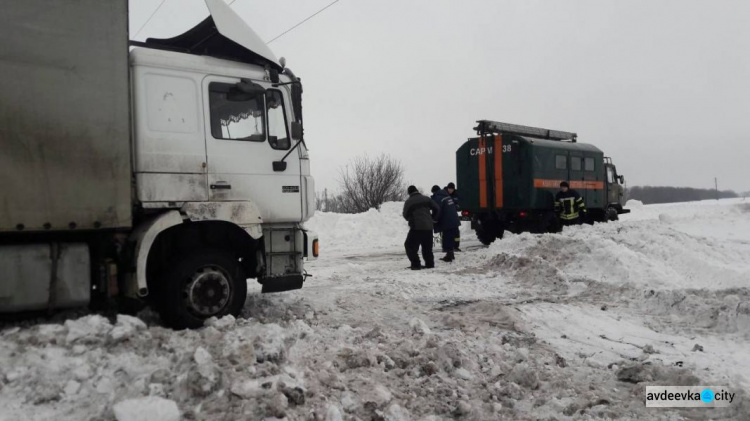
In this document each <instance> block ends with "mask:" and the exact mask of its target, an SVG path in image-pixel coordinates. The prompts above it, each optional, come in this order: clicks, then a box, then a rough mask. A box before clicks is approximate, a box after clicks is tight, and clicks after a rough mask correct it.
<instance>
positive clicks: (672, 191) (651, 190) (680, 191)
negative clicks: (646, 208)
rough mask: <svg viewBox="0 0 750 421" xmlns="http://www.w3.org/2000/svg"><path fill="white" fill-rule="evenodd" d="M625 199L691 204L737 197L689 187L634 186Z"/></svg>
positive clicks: (723, 191)
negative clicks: (698, 201) (699, 201)
mask: <svg viewBox="0 0 750 421" xmlns="http://www.w3.org/2000/svg"><path fill="white" fill-rule="evenodd" d="M626 193H627V199H628V200H630V199H635V200H640V201H641V202H643V203H645V204H651V203H674V202H692V201H696V200H706V199H725V198H732V197H739V195H738V194H737V193H735V192H734V191H732V190H719V191H718V192H717V191H716V190H714V189H695V188H691V187H668V186H634V187H628V189H627V192H626Z"/></svg>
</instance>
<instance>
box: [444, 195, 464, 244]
mask: <svg viewBox="0 0 750 421" xmlns="http://www.w3.org/2000/svg"><path fill="white" fill-rule="evenodd" d="M445 191H447V192H448V194H449V195H450V196H451V199H453V204H454V205H456V211H458V212H461V198H460V197H459V196H458V190H456V185H455V184H453V182H450V183H448V185H447V186H446V187H445ZM459 219H460V218H459ZM460 245H461V224H460V222H459V229H458V231H456V239H455V245H454V247H453V250H454V251H461V249H460V248H459V246H460Z"/></svg>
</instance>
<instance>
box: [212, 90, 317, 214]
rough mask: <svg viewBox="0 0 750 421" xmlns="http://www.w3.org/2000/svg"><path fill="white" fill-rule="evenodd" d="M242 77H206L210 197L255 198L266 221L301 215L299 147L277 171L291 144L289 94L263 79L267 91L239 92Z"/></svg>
mask: <svg viewBox="0 0 750 421" xmlns="http://www.w3.org/2000/svg"><path fill="white" fill-rule="evenodd" d="M238 82H240V80H239V79H237V78H228V77H218V76H207V77H206V78H205V79H204V81H203V92H204V113H205V118H206V121H207V124H206V125H205V126H206V152H207V159H208V185H209V200H210V201H217V202H222V201H252V202H254V203H255V204H256V205H258V207H259V208H260V212H261V216H262V217H263V221H264V222H299V221H300V220H301V218H302V199H301V190H302V189H301V186H300V181H301V179H300V159H299V153H298V151H299V149H296V150H294V151H293V152H292V153H291V154H290V155H289V156H288V157H287V158H286V162H287V167H286V169H285V170H284V171H274V169H273V162H274V161H280V160H281V159H282V158H283V157H284V155H286V154H287V153H288V152H289V150H290V149H291V148H292V146H293V145H292V142H291V137H290V134H289V129H288V127H289V124H288V123H287V122H288V121H291V104H289V103H288V98H289V95H288V93H286V92H285V91H282V90H281V89H275V88H272V87H271V86H270V84H268V83H265V82H263V81H254V83H257V84H259V85H261V86H263V87H264V88H266V89H267V91H266V93H265V95H263V94H259V95H255V96H251V95H249V94H247V93H244V92H242V91H239V90H238V89H237V88H236V86H235V84H237V83H238Z"/></svg>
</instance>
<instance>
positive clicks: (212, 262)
mask: <svg viewBox="0 0 750 421" xmlns="http://www.w3.org/2000/svg"><path fill="white" fill-rule="evenodd" d="M161 279H162V281H163V282H164V284H163V285H160V288H159V292H158V293H157V308H158V310H159V314H161V317H162V319H163V320H164V322H165V323H166V324H167V325H169V326H170V327H173V328H175V329H184V328H197V327H201V326H203V322H204V321H205V320H206V319H208V318H209V317H214V316H215V317H222V316H225V315H227V314H231V315H234V316H237V315H239V313H240V311H241V310H242V307H243V306H244V305H245V299H246V298H247V277H246V276H245V272H244V270H243V268H242V265H241V264H240V262H239V261H238V260H237V259H234V258H232V257H231V256H230V255H229V254H228V253H225V252H221V251H215V250H209V251H201V252H194V253H191V254H188V255H185V256H184V257H179V258H178V259H177V260H175V261H174V262H173V263H172V264H171V265H168V267H167V268H166V269H165V271H164V273H163V276H162V277H161Z"/></svg>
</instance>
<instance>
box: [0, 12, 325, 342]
mask: <svg viewBox="0 0 750 421" xmlns="http://www.w3.org/2000/svg"><path fill="white" fill-rule="evenodd" d="M206 5H207V6H208V9H209V12H210V16H209V17H207V18H206V19H205V20H204V21H202V22H200V23H199V24H198V25H196V26H195V27H193V28H192V29H190V30H188V31H187V32H185V33H183V34H181V35H178V36H175V37H173V38H169V39H154V38H149V39H147V40H146V41H145V42H135V41H131V40H130V39H129V34H128V0H109V1H101V0H77V1H74V2H68V1H66V2H62V1H49V0H24V1H14V0H0V8H2V11H3V12H2V14H0V36H2V39H3V40H4V41H3V48H2V49H1V50H0V149H2V154H0V267H2V268H3V273H2V275H0V313H15V312H25V311H38V310H54V309H60V308H70V307H80V306H87V305H91V306H107V305H113V304H115V305H121V303H136V304H140V303H146V304H151V305H153V306H154V307H155V308H156V309H157V310H158V311H159V313H160V314H161V316H162V318H163V320H164V322H165V323H166V324H168V325H169V326H172V327H175V328H190V327H197V326H201V325H202V324H203V322H204V320H205V319H207V318H210V317H213V316H217V317H220V316H223V315H226V314H233V315H237V314H238V313H239V312H240V310H241V309H242V307H243V306H244V303H245V299H246V296H247V279H248V278H254V279H257V281H258V282H259V283H260V284H262V291H263V292H278V291H286V290H291V289H297V288H301V287H302V285H303V282H304V281H305V279H306V278H307V276H308V275H307V273H306V272H305V269H304V261H305V260H306V259H314V258H316V257H317V254H318V240H317V237H316V235H315V234H314V233H312V232H309V231H305V230H304V229H303V227H302V223H303V222H304V221H306V220H307V219H309V218H310V217H311V216H312V215H313V213H314V210H315V206H314V204H315V202H314V200H315V192H314V181H313V178H312V177H311V176H310V158H309V154H308V149H307V145H306V143H305V141H304V138H303V130H302V128H303V126H302V102H301V101H302V84H301V81H300V79H299V78H297V77H296V76H295V75H294V73H293V72H292V71H291V70H290V69H289V68H286V67H285V62H284V60H283V59H282V60H279V59H277V58H276V56H274V54H273V52H272V51H271V50H270V49H269V48H268V47H267V45H266V44H265V43H264V42H263V41H262V40H261V39H260V38H259V37H258V36H257V35H256V34H255V33H254V32H253V30H252V29H251V28H250V27H249V26H248V25H247V24H246V23H245V22H244V21H243V20H242V19H241V18H240V17H239V16H238V15H237V14H235V13H234V11H232V9H230V8H229V6H227V4H226V3H224V2H223V1H222V0H206Z"/></svg>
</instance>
